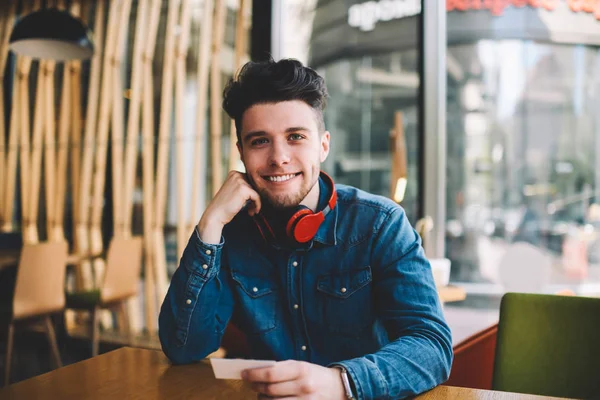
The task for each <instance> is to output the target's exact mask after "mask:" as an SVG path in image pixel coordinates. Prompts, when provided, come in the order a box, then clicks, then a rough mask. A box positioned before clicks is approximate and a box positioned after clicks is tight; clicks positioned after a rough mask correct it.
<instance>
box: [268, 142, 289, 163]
mask: <svg viewBox="0 0 600 400" xmlns="http://www.w3.org/2000/svg"><path fill="white" fill-rule="evenodd" d="M289 150H290V149H289V146H288V145H287V143H286V142H285V141H283V142H282V141H280V140H275V141H273V145H272V146H271V152H270V153H269V164H270V165H271V166H272V167H279V166H282V165H286V164H288V163H289V162H290V152H289Z"/></svg>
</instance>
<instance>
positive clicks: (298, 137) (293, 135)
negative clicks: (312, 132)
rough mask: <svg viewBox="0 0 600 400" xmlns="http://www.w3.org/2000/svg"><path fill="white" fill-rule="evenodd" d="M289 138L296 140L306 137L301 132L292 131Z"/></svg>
mask: <svg viewBox="0 0 600 400" xmlns="http://www.w3.org/2000/svg"><path fill="white" fill-rule="evenodd" d="M288 138H289V139H290V140H293V141H296V140H302V139H304V136H302V135H301V134H299V133H292V134H291V135H290V136H288Z"/></svg>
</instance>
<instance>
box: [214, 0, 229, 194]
mask: <svg viewBox="0 0 600 400" xmlns="http://www.w3.org/2000/svg"><path fill="white" fill-rule="evenodd" d="M226 11H227V10H226V4H225V0H216V1H215V22H214V27H215V28H214V36H213V42H212V58H211V63H210V128H211V129H210V136H211V159H212V192H213V195H215V194H216V193H217V191H218V190H219V189H220V188H221V185H222V183H223V165H222V154H221V135H222V131H223V122H222V119H221V118H222V111H221V104H220V103H221V90H222V89H221V46H222V44H223V37H224V34H225V17H226V14H227V13H226Z"/></svg>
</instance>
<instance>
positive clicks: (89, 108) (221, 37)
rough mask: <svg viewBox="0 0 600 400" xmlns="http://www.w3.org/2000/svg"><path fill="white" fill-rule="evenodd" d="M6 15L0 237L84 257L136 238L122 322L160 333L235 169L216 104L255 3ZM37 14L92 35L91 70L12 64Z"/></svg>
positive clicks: (11, 8) (242, 55) (99, 1)
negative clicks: (139, 262)
mask: <svg viewBox="0 0 600 400" xmlns="http://www.w3.org/2000/svg"><path fill="white" fill-rule="evenodd" d="M2 3H3V4H2V5H0V73H1V74H2V79H0V84H1V85H2V88H1V89H2V93H3V96H0V121H4V124H0V231H3V232H21V233H22V236H23V242H24V243H36V242H39V241H55V240H65V239H66V240H68V241H69V243H70V244H71V253H73V254H75V255H80V256H84V255H90V254H99V253H102V252H103V251H105V249H106V248H107V246H108V244H109V242H110V239H111V237H116V236H120V237H122V236H125V237H127V236H131V235H142V236H143V239H144V268H143V273H142V277H140V278H141V279H140V287H141V288H143V290H141V291H140V296H142V298H143V299H144V301H143V302H141V301H139V298H138V299H133V300H132V301H131V302H130V304H129V316H130V321H129V322H130V325H131V327H132V328H133V330H134V331H138V332H139V331H141V330H143V329H146V330H148V331H149V332H155V331H156V328H157V326H156V325H157V318H156V316H157V313H158V307H159V305H160V302H162V299H163V298H164V295H165V293H166V290H167V286H168V278H169V276H170V274H171V273H172V272H173V270H174V268H175V267H176V266H177V263H178V259H179V257H180V255H181V253H182V251H183V249H184V247H185V245H186V243H187V240H188V238H189V236H190V234H191V233H192V231H193V229H194V226H195V225H196V223H197V222H198V220H199V218H200V216H201V215H202V212H203V210H204V206H205V204H206V202H207V201H208V199H209V198H210V197H211V196H212V194H213V193H214V192H216V190H217V189H218V188H219V187H220V185H221V183H222V181H223V178H224V174H225V172H226V169H227V166H228V165H230V168H231V167H235V166H237V165H239V161H238V159H239V157H238V155H237V150H236V149H235V146H234V145H235V141H234V139H235V131H231V130H230V129H231V128H230V124H229V123H228V124H225V125H224V124H223V121H225V120H228V118H226V115H225V114H224V113H223V111H222V109H221V99H220V96H221V93H222V88H223V85H224V83H225V80H226V79H228V78H229V77H230V76H231V75H232V74H233V72H234V71H235V70H237V68H238V67H239V66H240V65H241V64H242V63H243V62H245V61H247V59H248V56H247V47H248V46H247V37H248V29H249V21H250V9H251V5H250V1H249V0H235V1H225V0H169V1H167V0H136V1H134V0H71V1H65V0H62V1H61V0H58V1H48V0H47V1H41V0H21V1H11V2H2ZM41 7H58V8H62V9H66V10H68V11H69V12H71V13H72V14H73V15H77V16H79V17H80V18H81V19H82V20H83V21H84V22H85V23H87V24H88V25H89V26H90V27H91V29H92V31H93V35H94V36H93V37H94V42H95V52H94V56H93V58H92V59H91V60H85V61H72V62H68V63H57V62H54V61H50V60H44V61H39V60H32V59H30V58H27V57H23V56H16V55H15V54H13V53H12V52H10V51H9V49H8V40H9V36H10V32H11V30H12V27H13V26H14V23H15V22H16V21H17V20H18V18H20V17H22V16H23V15H26V14H27V13H29V12H31V11H34V10H37V9H40V8H41ZM209 94H210V97H209ZM224 127H225V128H226V129H225V130H224V129H223V128H224ZM230 132H233V138H230ZM223 137H224V138H225V139H226V140H224V141H223V142H222V138H223ZM209 149H210V150H209ZM104 268H105V265H104V263H103V261H102V258H97V259H94V262H93V263H91V262H89V261H83V262H81V263H80V265H78V266H77V268H75V279H74V280H73V281H72V282H71V286H72V287H69V288H68V290H89V289H92V288H95V287H98V286H99V285H101V282H102V277H103V272H104ZM140 304H143V307H140V306H139V305H140ZM110 320H111V319H110V318H109V317H106V316H105V318H104V323H105V325H110Z"/></svg>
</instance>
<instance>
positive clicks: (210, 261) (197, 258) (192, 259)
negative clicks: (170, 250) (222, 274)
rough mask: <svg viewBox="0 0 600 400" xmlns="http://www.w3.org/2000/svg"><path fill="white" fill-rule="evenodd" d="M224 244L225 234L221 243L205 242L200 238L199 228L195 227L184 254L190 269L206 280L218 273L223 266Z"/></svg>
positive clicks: (185, 261)
mask: <svg viewBox="0 0 600 400" xmlns="http://www.w3.org/2000/svg"><path fill="white" fill-rule="evenodd" d="M224 244H225V239H224V238H223V236H221V241H220V243H219V244H208V243H204V242H203V241H202V240H201V239H200V235H199V233H198V230H197V229H196V228H194V233H192V235H191V237H190V240H189V242H188V245H187V247H186V248H185V250H184V252H183V256H182V259H183V262H184V264H185V266H186V268H187V269H188V271H189V272H190V273H194V274H196V275H198V276H200V277H201V278H203V279H204V280H208V279H210V278H212V277H214V276H215V275H217V274H218V272H219V270H220V267H221V251H222V250H223V245H224Z"/></svg>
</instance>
